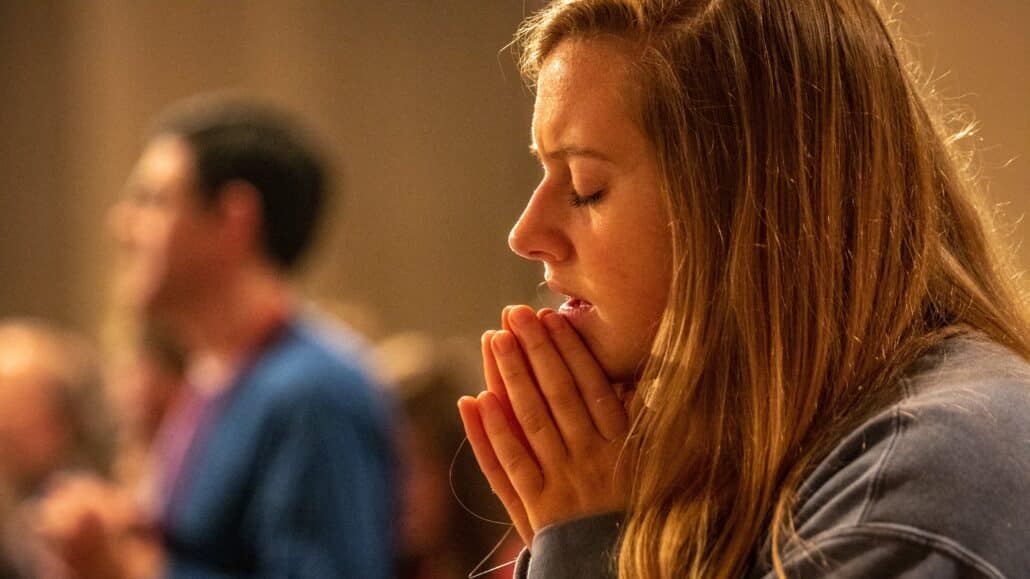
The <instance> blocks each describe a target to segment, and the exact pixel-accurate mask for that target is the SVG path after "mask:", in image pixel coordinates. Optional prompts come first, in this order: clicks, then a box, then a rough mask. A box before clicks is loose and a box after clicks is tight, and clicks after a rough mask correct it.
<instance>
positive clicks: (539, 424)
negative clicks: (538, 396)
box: [519, 411, 551, 437]
mask: <svg viewBox="0 0 1030 579" xmlns="http://www.w3.org/2000/svg"><path fill="white" fill-rule="evenodd" d="M519 422H521V423H522V430H523V431H525V433H526V436H531V437H532V436H539V435H540V434H541V433H543V432H544V431H545V430H547V428H548V426H549V425H550V423H551V418H550V416H547V415H546V414H545V413H543V412H539V411H538V412H526V413H524V414H523V415H522V416H520V417H519Z"/></svg>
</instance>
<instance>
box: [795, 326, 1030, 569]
mask: <svg viewBox="0 0 1030 579" xmlns="http://www.w3.org/2000/svg"><path fill="white" fill-rule="evenodd" d="M904 380H905V383H904V387H905V397H904V399H902V400H901V401H900V402H898V403H897V404H894V405H892V406H891V407H889V408H887V409H885V410H884V411H883V412H881V413H879V414H878V415H876V416H874V417H873V418H871V419H870V420H868V421H867V422H866V423H864V424H863V425H861V426H860V427H859V428H857V429H856V430H855V431H853V432H852V433H850V434H849V435H848V436H846V437H845V438H844V439H843V440H842V441H841V443H840V444H839V445H838V446H837V448H835V449H834V450H833V451H832V452H831V453H830V455H829V456H828V457H827V458H826V459H825V460H824V461H823V462H822V463H821V464H820V465H819V466H818V467H817V468H816V470H815V472H814V473H813V474H812V475H811V476H810V477H809V479H808V481H806V483H805V485H803V487H802V491H801V495H800V496H801V501H800V504H799V507H798V509H797V511H796V513H797V515H796V523H797V525H798V533H799V535H800V536H801V538H802V539H803V540H805V541H809V542H812V543H814V544H816V545H819V546H820V549H831V547H832V546H833V545H836V547H832V548H835V549H837V550H840V549H847V548H848V545H855V544H862V543H863V542H868V543H869V544H873V543H877V544H880V545H896V550H897V552H898V553H900V552H902V551H909V552H910V553H909V555H912V554H914V553H915V552H924V551H925V554H926V556H927V557H928V556H930V555H931V554H932V555H933V556H938V557H946V558H948V559H949V560H952V561H955V562H957V563H956V564H961V565H965V566H968V567H969V568H975V569H981V570H982V571H983V572H984V574H985V576H1017V571H1018V570H1020V569H1024V570H1025V569H1027V568H1030V555H1028V553H1027V552H1026V549H1025V544H1026V542H1027V540H1028V539H1030V506H1028V501H1026V500H1025V499H1026V497H1027V496H1030V421H1028V420H1027V419H1026V416H1027V415H1028V414H1030V365H1028V364H1027V363H1026V361H1024V360H1022V359H1021V358H1019V357H1018V356H1016V355H1014V354H1012V353H1011V352H1009V351H1007V350H1005V349H1004V348H1002V347H1000V346H998V345H996V344H992V343H990V342H987V341H984V340H982V339H978V338H976V337H963V338H954V339H951V340H949V341H948V342H947V343H946V344H945V345H944V346H943V347H941V348H940V349H938V350H935V351H934V352H931V353H929V354H927V355H926V356H924V357H923V358H922V359H921V360H920V361H919V362H917V363H916V364H915V365H914V367H913V369H912V371H911V372H910V373H909V374H908V375H907V376H906V378H905V379H904Z"/></svg>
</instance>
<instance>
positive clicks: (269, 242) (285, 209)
mask: <svg viewBox="0 0 1030 579" xmlns="http://www.w3.org/2000/svg"><path fill="white" fill-rule="evenodd" d="M152 134H153V136H155V137H156V136H168V135H171V136H176V137H180V138H182V139H183V140H185V141H186V143H187V144H188V145H189V147H190V149H191V150H192V152H193V156H194V168H195V173H196V179H197V185H198V189H199V190H200V192H201V196H202V199H201V201H202V202H205V203H209V204H210V203H212V202H213V201H214V200H215V199H217V197H218V195H219V193H220V191H221V188H222V186H224V185H225V184H227V183H229V182H231V181H235V180H241V181H246V182H247V183H249V184H251V185H252V186H253V187H254V188H255V189H256V190H257V191H258V193H259V195H260V200H261V210H262V231H261V235H262V241H263V245H264V250H265V253H266V256H267V257H268V258H269V259H270V260H271V261H272V262H273V263H275V264H276V265H278V266H279V267H281V268H282V269H284V270H289V269H292V268H293V267H294V266H296V264H297V262H298V261H299V258H300V257H301V255H302V254H303V253H304V251H305V250H306V249H307V248H308V246H309V245H310V244H311V240H312V238H313V237H314V233H315V230H316V227H317V225H318V221H319V218H320V217H321V214H322V212H323V207H324V205H325V201H326V199H325V197H326V171H325V167H324V164H323V162H322V158H321V156H320V155H319V154H318V153H317V151H316V149H315V147H314V145H313V143H311V142H310V140H309V137H308V135H306V134H305V133H304V132H303V131H302V129H301V128H300V126H299V125H298V123H297V122H296V121H295V120H294V119H293V118H291V117H290V116H289V115H287V114H285V113H284V112H282V111H280V110H277V109H275V108H273V107H271V106H269V105H267V104H262V103H257V102H254V101H252V100H246V99H240V98H229V97H224V96H203V97H196V98H193V99H189V100H187V101H184V102H182V103H180V104H178V105H176V106H174V107H173V108H171V109H170V110H168V111H167V112H166V113H165V114H164V115H162V116H161V117H160V118H159V119H158V122H157V123H156V125H155V129H154V131H153V133H152Z"/></svg>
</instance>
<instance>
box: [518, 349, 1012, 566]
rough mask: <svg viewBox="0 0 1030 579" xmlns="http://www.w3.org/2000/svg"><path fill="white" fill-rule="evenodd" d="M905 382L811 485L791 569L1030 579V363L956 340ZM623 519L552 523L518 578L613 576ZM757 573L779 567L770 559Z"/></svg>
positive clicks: (803, 497) (803, 493)
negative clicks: (889, 403) (899, 396)
mask: <svg viewBox="0 0 1030 579" xmlns="http://www.w3.org/2000/svg"><path fill="white" fill-rule="evenodd" d="M903 386H904V393H905V395H904V398H903V399H902V400H901V401H900V402H898V403H897V404H894V405H892V406H890V407H889V408H886V409H885V410H883V411H882V412H880V413H878V414H877V415H876V416H874V417H872V418H871V419H869V420H868V421H866V422H865V423H864V424H862V425H861V426H860V427H859V428H857V429H856V430H855V431H853V432H852V433H850V434H849V435H848V436H846V437H844V439H842V440H841V442H840V443H839V444H838V445H837V447H836V448H835V449H834V450H833V451H832V452H831V453H830V454H829V455H828V456H827V457H826V458H825V459H824V460H823V461H822V462H821V463H820V464H819V465H818V467H817V468H816V469H815V471H814V472H813V473H812V475H811V476H809V478H808V479H807V480H806V481H805V483H804V484H803V485H802V487H801V490H800V494H799V500H798V508H797V510H796V511H795V525H796V528H797V531H798V535H799V536H800V537H801V538H802V539H803V543H804V545H805V546H804V548H801V547H797V548H788V549H787V550H786V551H785V552H784V562H785V567H786V570H787V576H788V577H830V576H832V577H856V578H857V577H912V578H915V577H933V578H938V577H940V578H948V577H956V578H957V577H962V578H967V577H968V578H1003V577H1006V578H1010V579H1022V578H1030V364H1028V363H1027V362H1026V361H1024V360H1022V359H1021V358H1019V357H1018V356H1016V355H1014V354H1012V353H1011V352H1009V351H1008V350H1006V349H1004V348H1002V347H1000V346H998V345H996V344H993V343H991V342H987V341H984V340H983V339H978V338H975V337H958V338H952V339H950V340H947V341H946V342H945V344H944V345H943V346H942V347H940V348H938V349H936V350H934V351H933V352H930V353H928V354H926V355H925V356H923V357H922V358H920V359H919V360H918V361H917V362H916V364H914V365H913V367H912V368H911V370H910V371H909V372H908V373H907V375H906V378H904V384H903ZM621 520H622V517H621V515H619V514H618V513H612V514H607V515H600V516H595V517H587V518H583V519H577V520H574V521H570V522H567V523H562V524H558V525H553V526H550V527H547V528H545V529H541V531H540V532H539V533H537V535H536V538H535V539H534V541H533V549H532V556H530V553H529V551H523V553H522V555H521V556H520V557H519V561H518V563H517V564H516V575H515V576H516V577H517V578H521V579H543V578H547V579H564V578H572V577H575V578H594V577H598V578H606V577H610V578H614V577H615V575H616V574H615V572H614V570H613V567H612V563H613V561H614V553H615V552H616V550H617V543H618V537H619V525H620V524H621ZM765 551H768V549H765ZM746 576H747V577H748V579H765V578H771V577H775V574H774V573H773V572H772V571H771V568H770V566H769V564H768V563H767V562H765V558H764V557H758V558H756V560H755V562H754V563H753V565H752V569H751V570H750V571H749V572H748V573H747V575H746Z"/></svg>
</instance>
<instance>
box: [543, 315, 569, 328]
mask: <svg viewBox="0 0 1030 579" xmlns="http://www.w3.org/2000/svg"><path fill="white" fill-rule="evenodd" d="M543 321H544V325H545V326H547V329H548V330H551V331H552V332H557V331H559V330H561V329H562V328H563V327H564V324H565V320H563V319H561V315H560V314H556V313H553V312H548V313H547V314H546V315H545V316H544V320H543Z"/></svg>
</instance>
